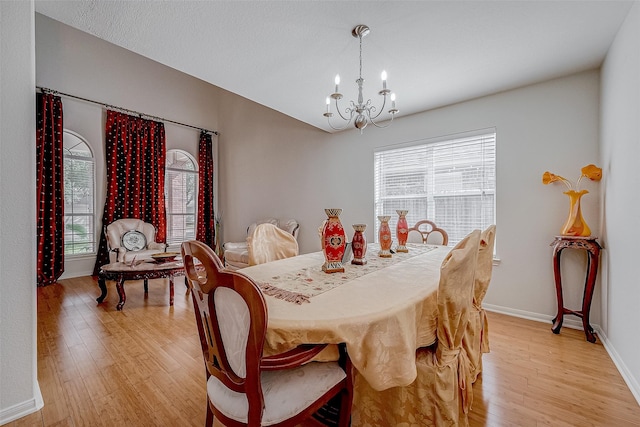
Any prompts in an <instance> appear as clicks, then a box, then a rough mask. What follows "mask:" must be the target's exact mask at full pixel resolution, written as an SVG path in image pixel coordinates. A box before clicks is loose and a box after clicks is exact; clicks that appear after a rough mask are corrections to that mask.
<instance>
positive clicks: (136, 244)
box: [122, 230, 147, 251]
mask: <svg viewBox="0 0 640 427" xmlns="http://www.w3.org/2000/svg"><path fill="white" fill-rule="evenodd" d="M122 246H124V247H125V249H126V250H128V251H139V250H141V249H144V248H145V247H146V246H147V238H146V237H145V235H144V234H143V233H141V232H139V231H137V230H131V231H127V232H126V233H124V234H123V235H122Z"/></svg>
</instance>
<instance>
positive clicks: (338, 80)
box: [336, 74, 340, 93]
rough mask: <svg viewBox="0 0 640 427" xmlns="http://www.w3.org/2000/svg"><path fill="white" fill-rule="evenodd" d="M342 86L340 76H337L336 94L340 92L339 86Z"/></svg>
mask: <svg viewBox="0 0 640 427" xmlns="http://www.w3.org/2000/svg"><path fill="white" fill-rule="evenodd" d="M339 84H340V74H336V93H339V92H338V85H339Z"/></svg>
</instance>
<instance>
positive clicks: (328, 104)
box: [327, 96, 331, 113]
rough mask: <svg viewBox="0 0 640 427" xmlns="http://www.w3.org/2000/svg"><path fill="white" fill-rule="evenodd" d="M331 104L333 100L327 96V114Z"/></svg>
mask: <svg viewBox="0 0 640 427" xmlns="http://www.w3.org/2000/svg"><path fill="white" fill-rule="evenodd" d="M330 104H331V100H330V99H329V97H328V96H327V113H328V112H329V107H330Z"/></svg>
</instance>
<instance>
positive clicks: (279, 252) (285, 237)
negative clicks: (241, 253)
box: [247, 223, 299, 265]
mask: <svg viewBox="0 0 640 427" xmlns="http://www.w3.org/2000/svg"><path fill="white" fill-rule="evenodd" d="M247 247H248V252H249V265H258V264H264V263H265V262H270V261H276V260H279V259H283V258H290V257H293V256H296V255H298V252H299V249H298V241H297V240H296V239H295V237H293V235H291V234H289V233H288V232H286V231H284V230H281V229H280V228H278V227H276V226H275V225H273V224H269V223H266V224H260V225H258V226H257V227H256V228H255V230H253V233H251V235H250V236H249V237H248V238H247Z"/></svg>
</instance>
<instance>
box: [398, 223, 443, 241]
mask: <svg viewBox="0 0 640 427" xmlns="http://www.w3.org/2000/svg"><path fill="white" fill-rule="evenodd" d="M407 242H409V243H429V244H432V245H443V246H447V244H448V243H449V235H448V234H447V232H446V231H444V230H443V229H442V228H440V227H438V226H437V225H436V224H435V223H434V222H433V221H429V220H428V219H423V220H422V221H418V222H416V224H415V225H414V226H413V227H411V228H409V235H408V236H407Z"/></svg>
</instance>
